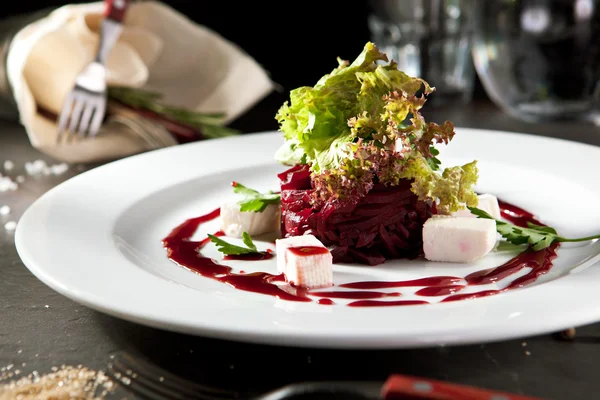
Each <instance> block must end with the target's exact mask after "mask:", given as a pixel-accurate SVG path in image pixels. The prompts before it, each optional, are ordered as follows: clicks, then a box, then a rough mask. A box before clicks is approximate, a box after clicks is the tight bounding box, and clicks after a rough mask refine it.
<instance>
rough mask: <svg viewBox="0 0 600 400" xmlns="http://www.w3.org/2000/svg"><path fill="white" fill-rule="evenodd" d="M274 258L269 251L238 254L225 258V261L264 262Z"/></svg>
mask: <svg viewBox="0 0 600 400" xmlns="http://www.w3.org/2000/svg"><path fill="white" fill-rule="evenodd" d="M271 258H273V254H271V253H270V252H268V251H265V252H264V253H263V252H261V253H250V254H237V255H234V254H232V255H229V256H225V257H223V260H241V261H262V260H269V259H271Z"/></svg>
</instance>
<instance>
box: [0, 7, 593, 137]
mask: <svg viewBox="0 0 600 400" xmlns="http://www.w3.org/2000/svg"><path fill="white" fill-rule="evenodd" d="M71 3H84V2H83V1H77V0H76V1H72V2H71ZM164 3H166V4H169V5H170V6H172V7H174V8H175V9H177V10H178V11H179V12H181V13H183V14H184V15H186V16H188V17H189V18H190V19H192V20H194V21H196V22H197V23H199V24H201V25H204V26H206V27H209V28H211V29H213V30H215V31H216V32H218V33H219V34H221V35H222V36H224V37H225V38H226V39H228V40H230V41H231V42H233V43H235V44H237V45H239V46H240V47H241V48H242V49H243V50H245V51H246V52H247V53H249V54H250V56H252V57H253V58H254V59H255V60H256V61H257V62H258V63H260V64H261V65H262V66H263V67H264V68H265V69H266V70H267V71H268V72H269V74H270V76H271V78H272V79H273V81H274V82H275V83H277V84H278V85H279V90H277V91H275V92H273V93H271V94H270V95H269V96H267V97H266V98H264V99H263V100H262V101H261V102H260V103H259V104H257V105H256V106H255V107H254V108H253V109H252V110H250V111H248V112H247V113H245V114H244V115H242V116H241V117H239V118H237V120H236V121H234V122H233V124H232V126H233V127H234V128H236V129H240V130H242V131H245V132H247V131H257V130H269V129H276V123H275V120H274V119H271V118H265V115H274V114H275V112H276V110H277V109H278V107H279V106H280V105H281V103H282V102H283V101H284V100H285V99H287V93H288V92H289V90H291V89H293V88H295V87H298V86H303V85H313V84H314V83H316V81H317V80H318V79H319V78H320V77H321V76H322V75H323V74H324V73H325V72H328V71H329V70H331V69H333V68H334V67H336V66H337V62H336V57H341V58H343V59H353V58H354V57H356V56H357V55H358V54H359V52H360V51H361V50H362V47H363V46H364V44H365V43H366V42H367V41H369V40H371V41H374V42H375V44H376V45H378V46H379V47H380V48H381V49H382V50H384V51H385V52H386V53H387V54H388V55H389V56H390V57H391V58H393V59H395V60H397V61H398V63H399V68H400V69H401V70H403V71H405V72H407V73H408V74H410V75H414V76H421V77H423V78H425V79H426V80H427V81H428V82H429V83H430V84H431V85H433V86H435V87H436V88H437V91H436V93H434V95H433V96H431V98H430V100H429V103H428V105H427V107H426V110H425V112H427V110H432V108H434V107H437V108H444V107H447V106H450V105H451V106H453V107H455V108H456V107H457V106H460V105H461V104H468V103H473V102H479V104H482V103H483V102H489V103H490V104H493V105H494V106H495V107H497V108H499V109H501V110H502V111H503V112H504V113H505V114H506V115H507V116H509V117H511V118H513V119H515V120H516V121H519V122H533V123H536V122H538V123H539V122H542V123H543V122H548V121H554V120H567V121H573V120H577V121H579V122H581V121H585V122H590V121H592V122H594V123H595V122H596V121H597V120H598V117H597V116H596V110H597V109H598V107H597V105H598V101H597V99H598V93H599V88H600V86H599V85H598V82H599V76H600V57H599V54H600V34H599V30H600V18H599V15H600V14H599V13H598V7H597V5H598V1H596V0H486V1H482V0H353V1H352V2H349V1H316V0H305V1H302V2H295V3H290V2H285V3H283V2H277V3H275V2H235V3H231V2H225V1H194V0H165V1H164ZM64 4H66V2H63V1H57V0H27V1H21V2H7V4H5V5H3V7H2V9H1V10H0V17H4V18H6V17H10V16H13V15H19V14H23V13H31V12H33V11H36V10H40V9H44V8H47V7H58V6H61V5H64ZM255 115H260V118H258V117H256V118H255V117H254V116H255Z"/></svg>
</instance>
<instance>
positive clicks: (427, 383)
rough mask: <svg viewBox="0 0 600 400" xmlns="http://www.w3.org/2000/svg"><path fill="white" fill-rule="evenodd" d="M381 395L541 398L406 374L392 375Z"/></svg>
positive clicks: (418, 399)
mask: <svg viewBox="0 0 600 400" xmlns="http://www.w3.org/2000/svg"><path fill="white" fill-rule="evenodd" d="M381 397H382V398H383V399H384V400H400V399H402V400H409V399H414V400H541V399H540V398H538V397H527V396H520V395H516V394H510V393H503V392H497V391H494V390H484V389H479V388H476V387H472V386H466V385H457V384H453V383H448V382H443V381H437V380H432V379H423V378H418V377H412V376H406V375H392V376H390V377H389V378H388V379H387V381H386V382H385V384H384V385H383V388H382V392H381Z"/></svg>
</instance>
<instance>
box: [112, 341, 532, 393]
mask: <svg viewBox="0 0 600 400" xmlns="http://www.w3.org/2000/svg"><path fill="white" fill-rule="evenodd" d="M107 373H108V375H109V376H111V377H112V378H113V379H115V380H116V381H117V382H119V383H121V384H123V385H124V387H125V388H126V389H127V390H129V391H131V392H133V393H134V394H136V395H138V396H140V397H141V398H146V399H152V400H162V399H189V400H230V399H248V400H285V399H290V400H291V399H299V398H311V399H320V398H331V399H334V398H339V399H345V400H361V399H362V400H369V399H373V400H375V399H384V400H400V399H406V400H410V399H420V400H536V399H537V400H541V399H539V398H534V397H527V396H520V395H514V394H510V393H503V392H496V391H491V390H485V389H480V388H475V387H471V386H465V385H456V384H452V383H447V382H443V381H437V380H431V379H424V378H419V377H412V376H406V375H397V374H395V375H391V376H390V377H389V378H388V379H387V380H386V381H385V382H354V381H331V382H306V383H295V384H291V385H286V386H283V387H281V388H279V389H276V390H274V391H271V392H268V393H264V394H260V395H254V396H252V395H250V396H248V395H244V394H241V393H239V392H237V391H234V390H227V389H217V388H213V387H209V386H205V385H202V384H198V383H195V382H192V381H189V380H186V379H183V378H180V377H179V376H176V375H173V374H171V373H169V372H167V371H165V370H164V369H162V368H161V367H159V366H157V365H155V364H153V363H151V362H149V361H147V360H144V359H142V358H140V357H135V356H133V355H132V354H129V353H126V352H120V353H116V354H113V355H112V356H111V362H110V363H109V365H108V371H107ZM308 396H310V397H308Z"/></svg>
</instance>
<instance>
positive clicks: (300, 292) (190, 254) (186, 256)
mask: <svg viewBox="0 0 600 400" xmlns="http://www.w3.org/2000/svg"><path fill="white" fill-rule="evenodd" d="M219 215H220V209H216V210H214V211H212V212H211V213H208V214H206V215H203V216H201V217H197V218H192V219H189V220H187V221H185V222H184V223H182V224H181V225H179V226H178V227H176V228H175V229H173V231H171V233H170V234H169V236H167V237H166V238H164V239H163V246H164V248H165V249H166V251H167V256H168V257H169V259H170V260H171V261H173V262H174V263H176V264H178V265H180V266H182V267H184V268H186V269H188V270H190V271H193V272H195V273H197V274H200V275H202V276H204V277H206V278H211V279H215V280H217V281H219V282H223V283H226V284H228V285H230V286H232V287H234V288H236V289H239V290H245V291H247V292H253V293H260V294H266V295H269V296H275V297H277V298H280V299H283V300H290V301H304V302H308V301H312V300H311V299H310V298H308V296H307V295H306V290H305V289H302V288H295V287H292V286H290V285H285V284H284V285H276V284H274V283H275V282H285V277H284V276H283V275H272V274H269V273H266V272H256V273H252V274H234V273H232V272H231V267H228V266H226V265H221V264H219V263H218V262H217V261H215V260H213V259H212V258H209V257H204V256H202V255H201V254H200V253H199V252H198V251H199V250H200V249H201V248H202V247H203V246H204V245H206V244H207V243H208V242H209V241H210V239H208V238H207V239H204V240H201V241H198V242H194V241H191V240H189V239H190V238H191V237H192V236H193V235H194V233H195V232H196V229H198V226H200V224H202V223H205V222H209V221H212V220H214V219H216V218H218V217H219ZM215 235H216V236H222V235H223V233H222V232H217V233H216V234H215Z"/></svg>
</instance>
